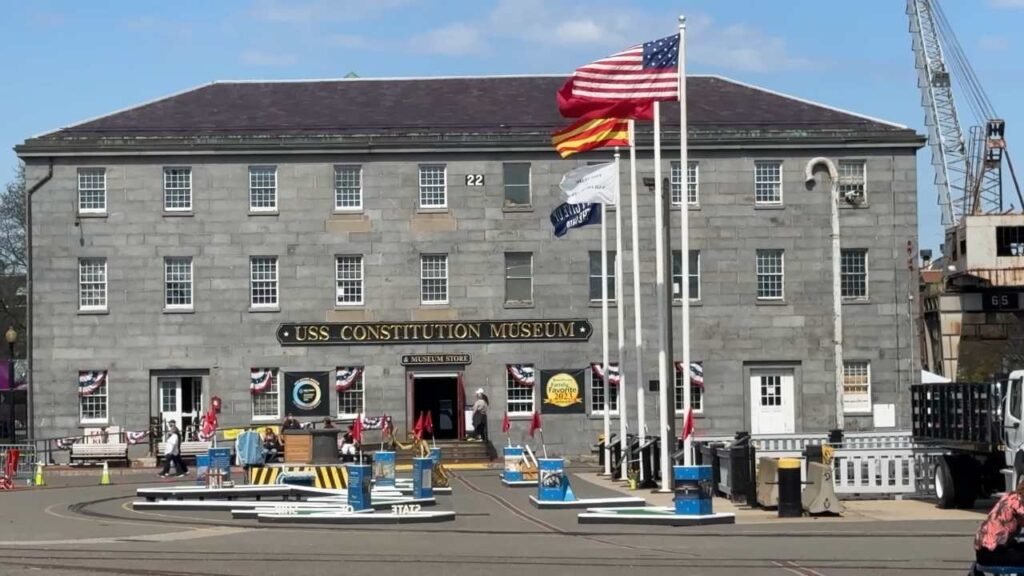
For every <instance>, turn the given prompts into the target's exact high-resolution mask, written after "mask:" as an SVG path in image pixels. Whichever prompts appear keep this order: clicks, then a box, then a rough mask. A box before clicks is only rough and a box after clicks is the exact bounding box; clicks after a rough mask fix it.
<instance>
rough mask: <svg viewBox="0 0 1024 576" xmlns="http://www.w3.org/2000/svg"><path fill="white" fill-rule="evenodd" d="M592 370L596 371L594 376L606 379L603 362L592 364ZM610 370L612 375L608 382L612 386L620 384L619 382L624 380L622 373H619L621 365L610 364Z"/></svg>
mask: <svg viewBox="0 0 1024 576" xmlns="http://www.w3.org/2000/svg"><path fill="white" fill-rule="evenodd" d="M590 370H591V371H593V373H594V378H600V379H601V380H602V381H603V380H604V366H603V365H602V364H598V363H593V364H591V365H590ZM608 371H609V372H611V375H610V376H609V378H608V384H609V385H611V386H618V385H619V382H621V381H622V374H620V373H619V367H618V366H616V365H615V364H609V365H608Z"/></svg>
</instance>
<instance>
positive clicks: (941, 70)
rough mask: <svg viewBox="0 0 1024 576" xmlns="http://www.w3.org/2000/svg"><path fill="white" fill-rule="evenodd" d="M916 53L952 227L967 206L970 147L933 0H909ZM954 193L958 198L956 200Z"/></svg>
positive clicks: (938, 180)
mask: <svg viewBox="0 0 1024 576" xmlns="http://www.w3.org/2000/svg"><path fill="white" fill-rule="evenodd" d="M907 15H908V16H909V17H910V32H911V35H912V37H913V46H914V56H915V58H916V60H917V75H918V80H917V84H918V87H919V88H920V89H921V104H922V106H923V107H924V110H925V124H926V125H927V126H928V143H929V145H930V147H931V150H932V166H933V167H934V168H935V187H936V188H937V189H938V193H939V206H940V208H941V209H942V224H943V225H944V226H950V225H953V224H956V223H957V222H959V221H960V218H961V217H962V216H963V215H964V214H970V213H971V212H973V210H974V207H971V206H966V203H967V201H968V198H969V197H968V196H967V195H965V194H964V190H965V188H966V186H965V184H966V181H967V171H968V163H967V149H966V146H965V145H964V135H963V131H962V130H961V129H960V120H959V118H958V117H957V113H956V104H955V102H954V100H953V85H952V82H951V81H950V75H949V70H948V69H947V68H946V62H945V59H944V57H943V53H942V45H941V43H940V42H939V35H938V32H937V28H936V23H935V13H934V11H933V7H932V2H931V0H907ZM954 194H955V195H956V196H957V198H955V199H954Z"/></svg>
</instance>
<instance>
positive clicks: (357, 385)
mask: <svg viewBox="0 0 1024 576" xmlns="http://www.w3.org/2000/svg"><path fill="white" fill-rule="evenodd" d="M357 370H359V373H358V375H356V376H355V377H354V379H353V380H352V383H351V384H349V386H348V387H347V388H345V389H344V390H338V391H337V393H338V418H341V419H345V420H347V419H355V418H356V417H357V416H359V415H360V414H362V413H363V412H365V411H366V371H365V370H363V368H362V367H361V366H360V367H358V368H357Z"/></svg>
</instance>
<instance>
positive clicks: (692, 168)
mask: <svg viewBox="0 0 1024 576" xmlns="http://www.w3.org/2000/svg"><path fill="white" fill-rule="evenodd" d="M686 164H687V170H686V203H687V204H690V205H693V206H695V205H697V200H698V198H699V197H700V196H699V194H698V189H699V185H698V181H699V174H700V166H699V165H698V164H697V162H687V163H686ZM680 166H682V163H680V162H679V161H676V162H673V163H672V171H671V180H670V183H671V189H672V205H673V206H678V205H679V203H680V202H682V198H683V171H682V169H680Z"/></svg>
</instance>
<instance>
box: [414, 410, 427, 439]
mask: <svg viewBox="0 0 1024 576" xmlns="http://www.w3.org/2000/svg"><path fill="white" fill-rule="evenodd" d="M423 416H424V414H423V413H422V412H420V416H419V418H417V419H416V423H415V424H413V427H412V435H413V436H415V437H416V438H417V439H419V438H422V437H423Z"/></svg>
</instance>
